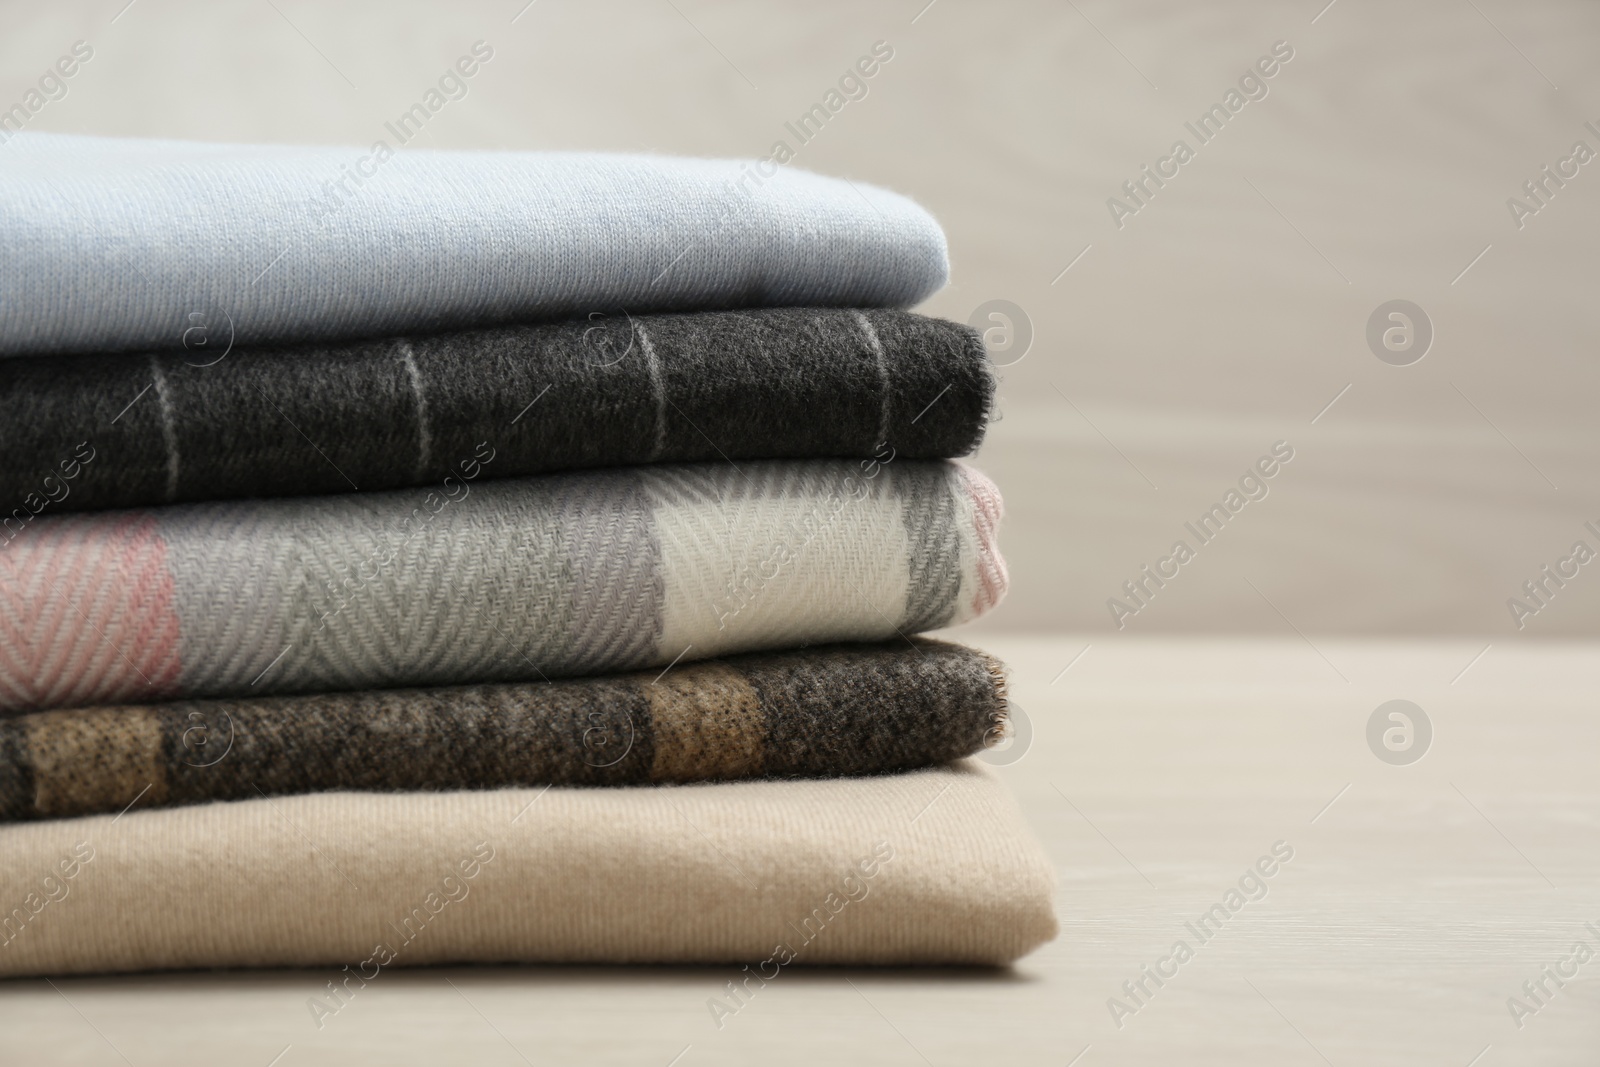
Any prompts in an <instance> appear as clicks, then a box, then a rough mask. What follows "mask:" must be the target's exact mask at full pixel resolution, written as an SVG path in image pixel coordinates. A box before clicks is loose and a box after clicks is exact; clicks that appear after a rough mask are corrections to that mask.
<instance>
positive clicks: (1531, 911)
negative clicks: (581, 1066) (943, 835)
mask: <svg viewBox="0 0 1600 1067" xmlns="http://www.w3.org/2000/svg"><path fill="white" fill-rule="evenodd" d="M1089 640H1091V639H1085V638H1081V637H1074V636H1070V635H1068V636H1061V637H1050V638H1045V637H1030V638H995V637H990V638H987V639H985V640H984V642H983V643H984V644H985V645H986V646H987V647H989V648H991V649H992V650H993V651H995V652H997V653H999V654H1000V655H1002V656H1003V657H1005V658H1006V659H1007V660H1008V661H1009V662H1010V663H1011V664H1012V665H1013V668H1014V683H1015V695H1016V700H1017V702H1018V703H1019V704H1020V705H1021V706H1022V707H1023V708H1024V709H1025V711H1026V713H1027V715H1028V717H1029V719H1030V720H1031V724H1032V727H1033V738H1032V742H1031V745H1030V746H1029V748H1028V750H1027V751H1026V752H1025V753H1024V754H1023V755H1022V756H1021V758H1020V759H1019V760H1017V761H1016V762H1015V763H1013V764H1011V765H1009V766H1008V767H1006V768H1005V770H1004V774H1005V775H1006V777H1007V778H1008V780H1009V781H1010V783H1011V785H1012V787H1013V788H1014V790H1015V791H1016V794H1017V795H1018V797H1019V798H1020V799H1021V801H1022V803H1023V805H1024V807H1025V809H1026V811H1027V813H1028V817H1029V819H1030V820H1031V822H1032V824H1033V826H1034V828H1035V830H1036V831H1037V832H1038V834H1039V835H1040V837H1041V839H1042V840H1043V841H1044V843H1045V846H1046V848H1047V849H1048V851H1049V853H1050V855H1051V856H1052V857H1053V859H1054V860H1055V863H1056V866H1057V870H1058V872H1059V877H1060V889H1059V895H1058V908H1059V913H1060V916H1061V919H1062V934H1061V937H1060V938H1059V939H1058V940H1057V941H1055V942H1054V943H1052V944H1050V945H1048V946H1046V947H1045V948H1043V949H1041V950H1040V951H1038V952H1036V953H1035V954H1033V955H1032V956H1030V957H1028V958H1027V959H1025V960H1024V961H1022V963H1021V964H1020V965H1019V966H1017V967H1016V968H1015V970H1014V971H1013V972H1011V973H1004V974H989V973H983V974H974V973H960V972H957V973H951V972H907V971H889V972H882V971H868V970H859V971H855V970H852V971H839V970H813V971H806V970H803V969H801V968H795V969H793V970H792V971H787V972H785V974H784V977H783V980H782V981H781V982H778V983H773V985H772V986H770V987H768V988H767V989H766V990H764V991H763V995H762V997H761V998H760V999H759V1000H757V1001H754V1002H752V1004H751V1005H750V1007H749V1008H748V1009H747V1010H744V1011H741V1012H740V1013H739V1014H738V1015H737V1016H736V1017H734V1018H732V1019H730V1020H727V1024H726V1026H725V1027H724V1028H723V1029H721V1030H718V1029H717V1027H716V1026H715V1024H714V1023H713V1021H712V1019H711V1016H710V1013H709V1012H708V1011H707V1008H706V1000H707V998H708V997H710V996H712V995H713V994H715V993H716V992H717V991H718V990H719V989H720V987H721V985H722V983H723V982H724V981H725V980H726V978H727V975H726V974H724V973H723V971H724V970H725V969H715V968H711V969H700V968H683V969H644V968H618V969H615V970H610V969H603V968H582V969H569V968H547V967H530V968H493V969H473V968H451V969H444V970H418V971H409V972H406V971H401V972H396V973H395V974H394V975H393V976H391V977H390V978H388V979H386V980H385V982H384V983H383V984H382V985H381V986H379V987H376V988H374V989H372V990H371V995H369V996H364V997H363V998H362V1000H361V1001H360V1002H359V1003H356V1004H354V1005H352V1007H351V1010H349V1011H348V1012H344V1013H341V1014H340V1015H339V1017H338V1018H337V1019H334V1020H331V1021H329V1023H328V1025H327V1026H326V1027H325V1028H324V1029H322V1030H321V1031H318V1030H317V1029H316V1027H315V1025H314V1024H313V1023H312V1021H311V1017H310V1015H309V1013H308V1012H307V1010H306V1007H305V1000H306V997H307V996H308V995H309V994H310V992H311V991H312V990H313V988H314V986H315V984H316V981H315V979H314V977H313V976H312V975H310V974H309V973H305V972H272V973H228V974H192V973H191V974H177V975H154V976H152V975H142V976H132V977H119V978H74V979H65V980H56V981H55V982H54V984H53V987H52V985H51V984H50V983H47V982H45V981H43V980H39V979H34V980H23V981H12V982H4V983H0V1062H3V1063H6V1064H11V1063H17V1064H46V1063H71V1064H106V1065H118V1064H125V1063H131V1064H134V1065H137V1067H145V1065H154V1064H173V1065H183V1064H214V1063H228V1064H239V1065H244V1067H251V1065H258V1067H267V1065H268V1064H271V1063H273V1062H274V1059H273V1058H274V1057H280V1056H281V1058H279V1059H278V1060H276V1064H277V1065H278V1067H299V1065H310V1064H348V1063H353V1062H383V1063H387V1064H394V1065H408V1064H434V1063H444V1062H470V1063H481V1064H502V1063H503V1064H517V1063H524V1062H526V1063H539V1064H543V1063H549V1062H573V1061H582V1062H588V1063H599V1064H646V1065H652V1064H653V1065H658V1067H666V1065H667V1064H669V1063H676V1064H677V1065H679V1067H693V1065H696V1064H714V1063H729V1064H732V1063H749V1062H756V1061H759V1062H762V1063H767V1064H787V1063H796V1064H799V1063H817V1062H835V1063H889V1064H892V1063H904V1064H908V1065H909V1064H919V1063H931V1064H937V1065H944V1064H958V1063H974V1062H995V1063H1007V1064H1051V1065H1055V1067H1063V1065H1066V1064H1069V1063H1074V1062H1075V1063H1076V1064H1078V1065H1079V1067H1101V1065H1110V1064H1146V1063H1179V1062H1181V1063H1188V1064H1211V1063H1215V1064H1236V1063H1241V1062H1251V1063H1271V1064H1305V1065H1308V1067H1313V1065H1317V1064H1322V1063H1331V1064H1335V1065H1339V1067H1343V1065H1345V1064H1351V1065H1354V1064H1361V1065H1379V1064H1407V1065H1412V1064H1439V1065H1441V1067H1467V1065H1468V1064H1476V1065H1477V1067H1499V1065H1501V1064H1579V1063H1592V1062H1593V1054H1594V1051H1595V1050H1596V1049H1597V1048H1600V958H1596V959H1594V960H1591V961H1589V962H1587V963H1583V964H1578V965H1577V974H1576V975H1575V976H1574V977H1571V978H1570V979H1567V980H1566V985H1565V987H1564V988H1558V987H1557V986H1556V985H1555V984H1554V983H1553V982H1552V981H1551V980H1550V979H1549V978H1545V979H1544V981H1545V984H1546V988H1547V989H1549V990H1550V991H1551V992H1552V993H1553V996H1551V997H1549V998H1547V999H1546V1000H1545V1003H1544V1004H1543V1006H1540V1007H1539V1010H1538V1011H1537V1012H1535V1013H1533V1014H1530V1015H1527V1016H1525V1017H1524V1018H1522V1020H1521V1022H1522V1024H1523V1025H1522V1026H1521V1027H1520V1028H1519V1027H1518V1026H1517V1025H1516V1022H1515V1021H1514V1020H1513V1019H1512V1017H1511V1014H1510V1012H1509V1010H1508V1007H1507V999H1508V998H1509V997H1512V996H1517V997H1520V998H1522V999H1523V1001H1524V1002H1525V1003H1527V1004H1528V1005H1529V1007H1534V1006H1535V1004H1534V1002H1533V1001H1531V1000H1530V999H1528V998H1527V997H1526V996H1525V994H1524V992H1523V989H1522V985H1523V982H1524V981H1538V980H1539V979H1540V977H1541V974H1540V972H1541V969H1542V968H1543V967H1544V966H1545V965H1546V964H1549V965H1552V966H1554V965H1556V964H1557V963H1558V961H1561V960H1563V959H1568V960H1571V959H1572V956H1571V950H1572V946H1573V945H1574V943H1576V942H1579V941H1583V942H1586V943H1587V944H1588V945H1589V946H1590V947H1591V948H1593V949H1596V950H1597V951H1600V935H1597V934H1596V933H1594V932H1593V931H1591V930H1589V929H1588V928H1587V927H1586V926H1585V924H1586V923H1589V922H1592V923H1594V924H1595V928H1596V929H1597V930H1600V892H1597V888H1600V879H1597V875H1600V858H1597V853H1596V849H1595V843H1596V841H1597V838H1600V835H1597V834H1596V825H1597V823H1600V784H1597V783H1596V780H1595V776H1594V773H1593V764H1594V758H1595V753H1596V752H1600V718H1597V716H1596V715H1595V714H1594V703H1595V701H1594V699H1593V695H1592V694H1593V693H1594V692H1595V690H1596V688H1597V685H1600V647H1597V646H1590V645H1567V646H1551V645H1546V646H1537V645H1522V646H1512V645H1507V646H1504V647H1502V646H1500V645H1496V646H1494V647H1492V648H1490V649H1489V651H1488V652H1487V653H1484V654H1483V655H1482V656H1481V657H1479V658H1478V659H1477V660H1476V661H1473V658H1474V657H1475V656H1477V655H1478V653H1479V652H1480V651H1481V650H1482V643H1481V642H1476V643H1475V642H1465V641H1449V642H1439V643H1432V644H1429V643H1381V642H1370V643H1360V644H1357V643H1339V642H1330V641H1322V640H1317V641H1316V647H1315V648H1313V647H1312V646H1310V645H1308V644H1307V643H1305V642H1304V641H1301V640H1299V639H1297V638H1296V639H1290V640H1285V641H1263V640H1254V639H1252V640H1218V641H1213V642H1199V641H1192V640H1191V641H1178V640H1151V639H1140V638H1132V637H1127V636H1126V635H1117V636H1115V637H1110V638H1107V637H1104V636H1099V637H1094V638H1092V640H1093V642H1094V643H1093V646H1092V647H1091V648H1089V650H1088V651H1087V652H1084V653H1083V655H1082V656H1081V658H1079V659H1077V660H1076V662H1075V663H1074V662H1073V660H1074V657H1077V656H1078V654H1079V653H1080V652H1081V651H1082V650H1083V649H1084V646H1085V645H1086V644H1087V643H1089ZM1469 662H1471V666H1470V669H1466V670H1465V671H1464V673H1463V669H1464V668H1467V667H1468V664H1469ZM1069 663H1071V664H1072V666H1071V669H1070V670H1067V671H1066V673H1064V674H1062V673H1061V672H1062V670H1063V668H1066V667H1067V665H1068V664H1069ZM1341 676H1342V677H1341ZM1053 678H1054V679H1056V680H1055V681H1054V683H1053V684H1052V681H1051V680H1052V679H1053ZM1346 679H1347V680H1346ZM1391 699H1406V700H1410V701H1413V702H1415V703H1416V704H1417V705H1418V706H1420V707H1421V708H1422V709H1424V712H1425V713H1426V715H1427V716H1428V718H1429V719H1430V721H1431V724H1432V727H1433V731H1434V736H1433V738H1432V741H1431V745H1430V748H1429V750H1428V751H1427V753H1426V755H1425V756H1424V757H1423V758H1422V759H1420V760H1419V761H1417V762H1415V763H1413V764H1411V765H1406V766H1396V765H1391V764H1389V763H1385V762H1383V761H1381V760H1380V759H1378V758H1377V756H1375V755H1374V754H1373V752H1372V751H1371V750H1370V749H1369V747H1368V744H1367V741H1366V725H1367V720H1368V718H1369V717H1370V715H1371V713H1372V712H1373V710H1374V709H1376V708H1377V707H1378V705H1379V704H1382V703H1384V702H1385V701H1388V700H1391ZM1279 841H1282V842H1285V843H1286V845H1287V846H1288V847H1292V849H1293V853H1294V854H1293V858H1292V859H1291V860H1289V861H1288V862H1286V863H1282V864H1279V865H1277V866H1276V867H1274V866H1273V865H1272V864H1267V865H1264V866H1265V867H1267V868H1271V869H1273V871H1274V873H1273V875H1272V876H1271V877H1270V878H1267V879H1263V880H1261V882H1260V883H1259V884H1261V885H1264V886H1265V887H1266V890H1267V893H1266V896H1265V897H1263V898H1261V899H1258V900H1252V901H1248V902H1245V903H1243V904H1242V906H1240V907H1239V908H1238V910H1237V911H1236V912H1234V913H1231V914H1229V916H1228V918H1227V920H1226V921H1225V922H1223V921H1219V920H1215V919H1213V920H1212V923H1213V925H1212V926H1208V927H1206V928H1205V930H1212V931H1213V932H1212V933H1211V934H1210V936H1209V937H1208V938H1207V940H1206V941H1205V942H1204V943H1202V942H1201V941H1200V940H1199V938H1197V937H1196V936H1195V934H1194V933H1193V932H1191V931H1189V930H1188V928H1187V927H1186V925H1185V924H1186V923H1188V924H1195V923H1197V922H1198V920H1199V919H1200V917H1201V916H1202V915H1203V914H1205V913H1206V912H1207V910H1208V909H1209V908H1211V906H1212V905H1214V904H1224V905H1225V903H1226V902H1225V896H1226V894H1227V892H1228V890H1229V889H1230V888H1232V887H1234V886H1236V885H1237V884H1238V882H1239V880H1240V878H1241V876H1242V875H1244V873H1245V871H1246V869H1247V868H1248V867H1250V866H1251V865H1252V864H1254V863H1255V862H1256V860H1257V859H1258V858H1259V857H1261V856H1262V855H1264V854H1268V853H1269V852H1270V851H1271V848H1272V846H1273V844H1274V843H1275V842H1279ZM1282 850H1283V847H1282V846H1280V851H1282ZM1256 885H1257V883H1256V882H1253V881H1247V888H1248V889H1249V890H1250V891H1251V892H1253V893H1256V894H1259V890H1258V889H1256ZM1242 897H1243V894H1241V898H1238V899H1242ZM173 903H174V902H163V901H152V902H151V906H152V907H158V906H171V905H172V904H173ZM1216 926H1220V929H1215V927H1216ZM1205 930H1201V931H1200V932H1202V933H1204V932H1205ZM1179 940H1182V941H1185V942H1186V943H1187V944H1188V945H1189V947H1190V948H1191V949H1192V950H1193V953H1192V957H1191V958H1189V959H1187V960H1186V961H1185V962H1182V963H1181V965H1179V964H1178V962H1177V960H1176V958H1175V957H1173V956H1171V954H1170V952H1171V949H1172V948H1173V944H1174V942H1176V941H1179ZM1163 961H1165V962H1163ZM1142 965H1149V966H1151V967H1155V966H1157V965H1159V966H1161V967H1162V968H1163V969H1164V970H1165V971H1166V972H1167V973H1168V974H1169V975H1171V977H1168V978H1166V979H1165V980H1164V984H1163V985H1161V986H1160V987H1157V986H1156V985H1155V984H1154V982H1153V980H1152V979H1148V978H1146V979H1145V980H1144V982H1145V989H1146V990H1147V991H1149V995H1148V996H1143V995H1142V996H1141V998H1140V999H1141V1000H1143V1002H1144V1003H1143V1004H1142V1005H1139V1004H1138V1003H1137V1002H1135V1001H1133V1000H1132V999H1131V998H1129V997H1128V996H1127V994H1126V993H1125V992H1124V991H1123V988H1122V985H1123V982H1124V981H1129V982H1134V981H1137V980H1138V979H1139V978H1140V976H1141V966H1142ZM1572 966H1573V964H1572V963H1563V964H1562V967H1563V968H1564V969H1566V970H1568V971H1570V970H1571V968H1572ZM1174 968H1176V974H1172V972H1173V970H1174ZM1113 996H1115V997H1118V998H1119V999H1121V1000H1122V1001H1123V1003H1125V1004H1127V1005H1128V1006H1129V1007H1130V1008H1132V1007H1138V1010H1137V1012H1136V1013H1134V1014H1131V1015H1125V1016H1124V1017H1123V1018H1122V1019H1121V1022H1122V1024H1123V1025H1122V1026H1121V1027H1120V1028H1119V1027H1118V1026H1116V1025H1115V1023H1114V1021H1113V1018H1112V1013H1111V1012H1110V1010H1109V1009H1108V1006H1107V1001H1108V999H1109V998H1111V997H1113ZM675 1058H676V1059H675ZM1075 1058H1076V1059H1075Z"/></svg>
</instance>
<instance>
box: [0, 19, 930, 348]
mask: <svg viewBox="0 0 1600 1067" xmlns="http://www.w3.org/2000/svg"><path fill="white" fill-rule="evenodd" d="M490 51H491V52H492V49H491V50H490ZM379 143H380V144H382V146H383V147H382V149H381V150H380V149H379V147H378V145H373V146H371V147H370V148H356V147H297V146H288V145H229V144H201V143H194V142H184V141H141V140H124V139H118V138H110V137H80V136H73V135H65V134H51V133H37V132H33V131H24V132H22V133H19V134H16V135H15V136H10V137H8V138H6V142H5V149H6V156H5V166H4V167H3V168H0V251H3V254H0V307H3V308H4V309H5V314H4V315H0V355H26V354H30V353H57V352H113V351H128V352H147V351H156V350H162V349H172V350H176V349H179V348H181V347H182V345H183V339H184V337H185V336H186V334H188V331H189V330H190V329H191V328H192V327H193V325H194V320H193V318H192V316H194V315H200V316H202V318H204V319H207V320H209V321H210V322H211V323H212V324H213V326H214V328H217V329H220V328H221V324H222V323H224V322H228V323H231V329H232V333H233V336H234V339H235V340H236V341H237V342H238V343H240V344H258V343H269V342H284V341H298V340H329V339H334V338H350V337H381V336H385V335H391V334H401V333H407V332H411V331H416V330H439V329H448V328H452V327H465V326H485V325H491V324H500V323H508V322H531V321H536V320H541V319H557V318H567V317H571V316H582V315H586V314H588V313H589V312H591V311H610V310H614V309H617V308H628V309H629V310H630V311H633V312H635V313H638V312H641V311H689V310H704V309H709V308H729V307H768V306H796V305H815V304H820V305H829V306H833V307H909V306H910V305H912V304H915V303H917V302H918V301H920V300H923V299H925V298H926V297H928V296H930V295H931V294H932V293H934V292H935V291H936V290H937V289H939V287H940V286H942V285H943V284H944V281H945V275H946V269H947V268H946V259H945V240H944V234H943V233H942V232H941V231H940V229H939V226H938V224H937V223H936V222H934V220H933V219H932V217H930V216H929V215H928V213H927V212H925V211H923V210H922V209H921V208H920V207H918V206H917V205H916V204H914V203H912V202H911V201H910V200H907V199H906V198H904V197H902V196H897V195H896V194H894V193H890V192H886V191H884V190H882V189H877V188H874V187H873V186H871V185H868V184H865V183H862V182H855V183H851V182H848V181H844V180H841V179H837V178H826V177H822V176H820V175H816V174H810V173H807V172H805V171H803V170H799V169H796V168H791V167H783V168H779V169H778V171H777V173H775V174H772V175H770V176H767V175H762V174H758V173H757V172H756V168H754V167H752V166H751V165H750V164H749V163H746V162H741V161H739V160H706V159H675V158H670V157H665V156H629V155H607V154H600V153H593V154H590V153H572V152H459V151H429V150H427V149H422V148H413V147H403V148H402V147H399V144H400V142H398V141H395V142H390V141H389V140H388V139H387V138H385V140H384V141H382V142H379ZM190 336H192V335H190Z"/></svg>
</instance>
